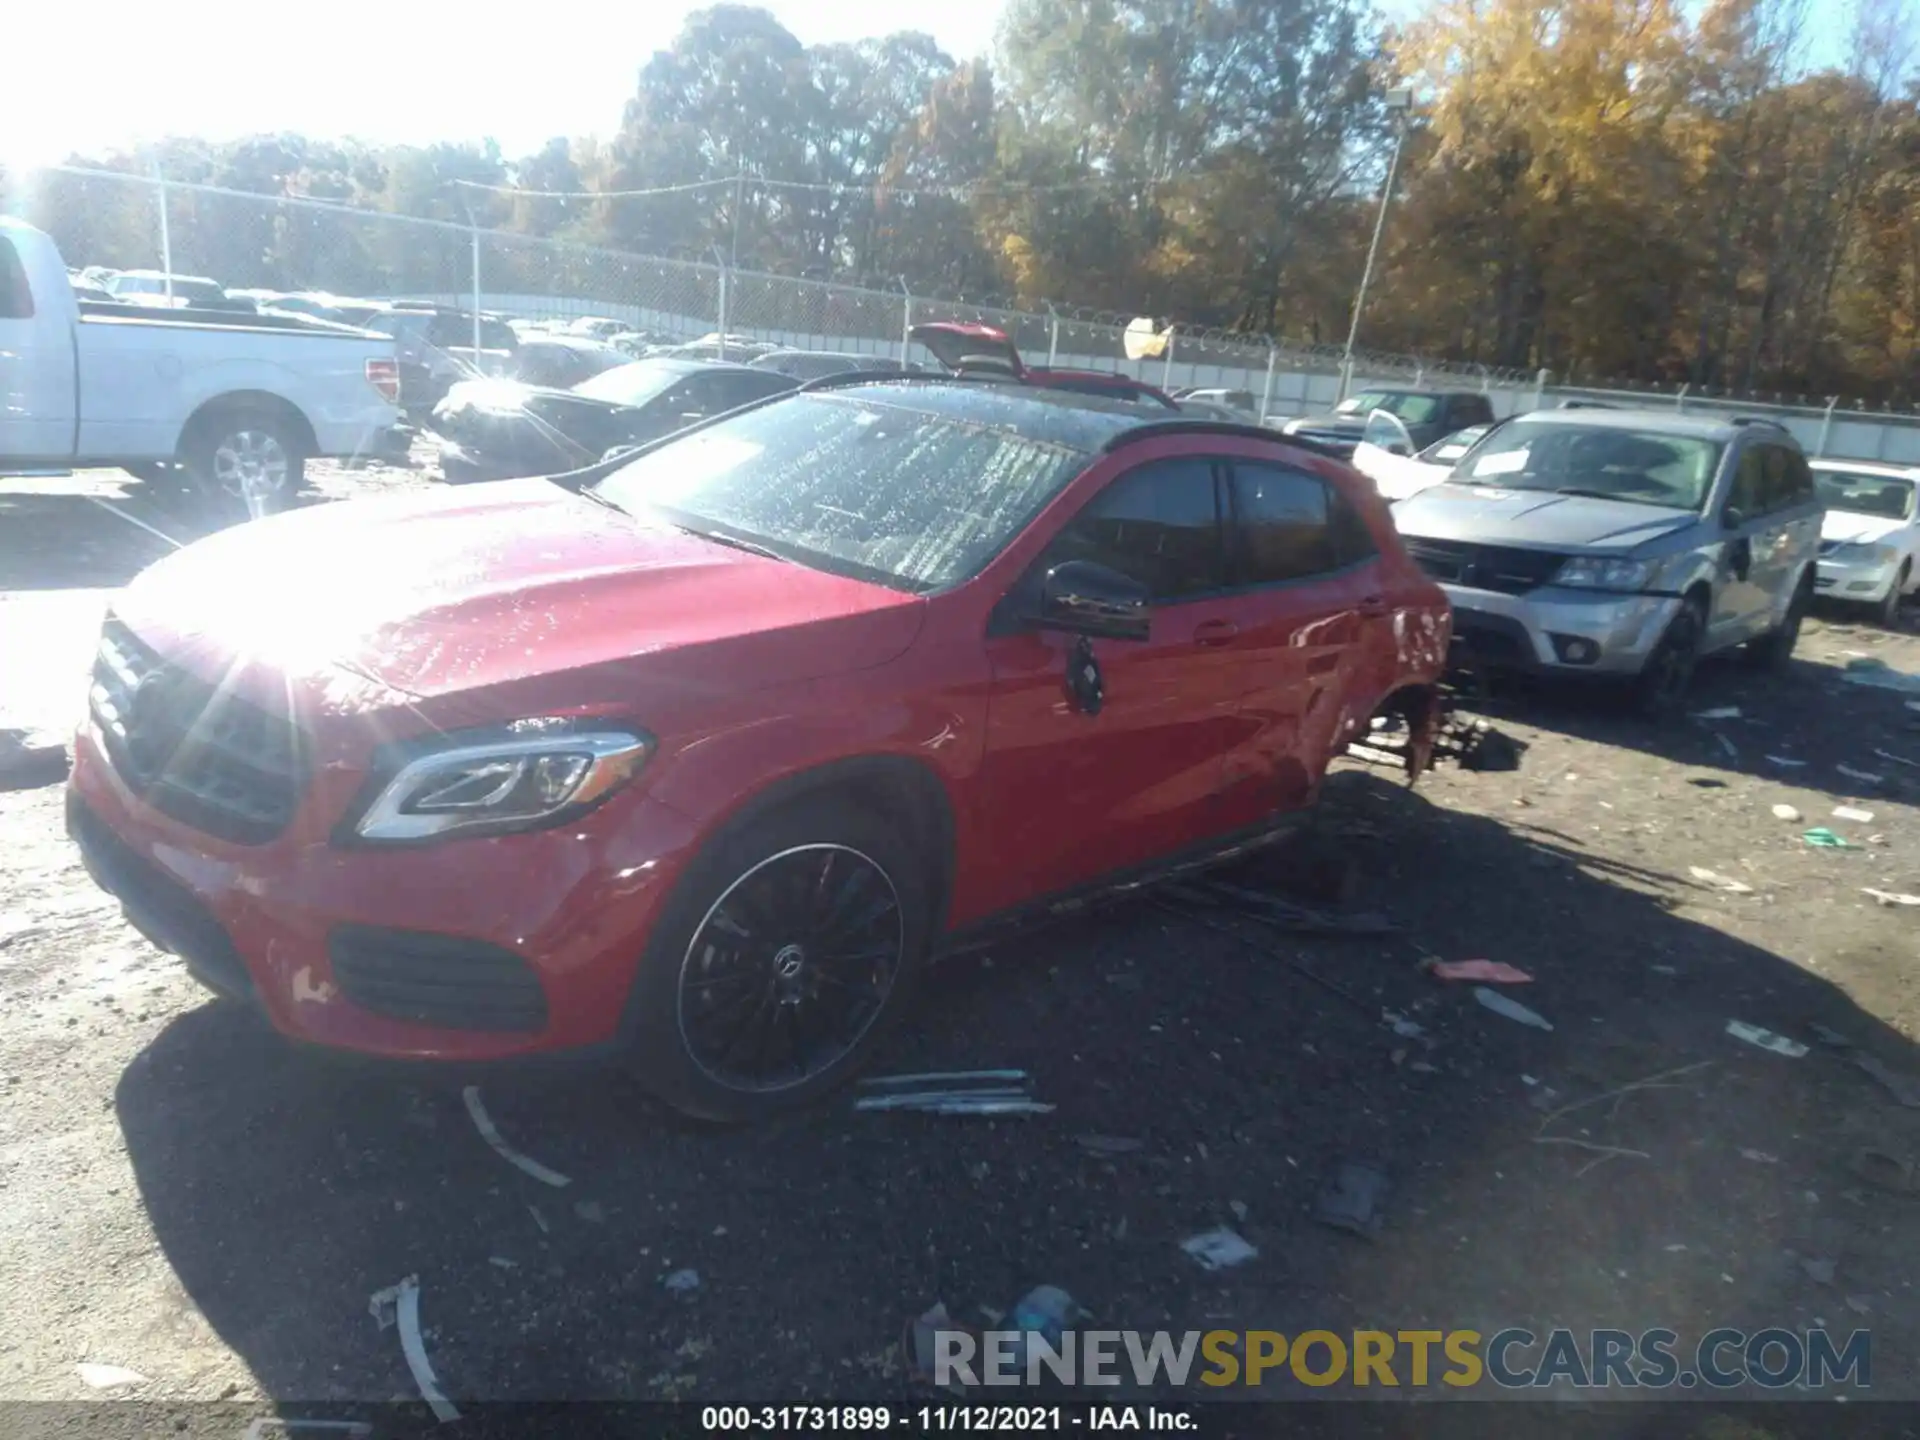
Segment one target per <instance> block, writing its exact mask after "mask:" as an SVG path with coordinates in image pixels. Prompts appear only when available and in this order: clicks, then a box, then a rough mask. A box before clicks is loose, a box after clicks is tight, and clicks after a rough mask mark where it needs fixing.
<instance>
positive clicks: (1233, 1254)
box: [1180, 1225, 1260, 1270]
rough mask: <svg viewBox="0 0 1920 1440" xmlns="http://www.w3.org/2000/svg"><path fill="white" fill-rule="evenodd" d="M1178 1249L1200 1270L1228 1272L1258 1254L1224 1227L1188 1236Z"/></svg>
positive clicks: (1256, 1250) (1251, 1246)
mask: <svg viewBox="0 0 1920 1440" xmlns="http://www.w3.org/2000/svg"><path fill="white" fill-rule="evenodd" d="M1180 1248H1181V1249H1182V1250H1184V1251H1186V1252H1187V1254H1189V1255H1191V1256H1192V1257H1193V1258H1194V1259H1195V1260H1196V1261H1198V1262H1199V1265H1200V1268H1201V1269H1202V1270H1228V1269H1231V1268H1232V1267H1233V1266H1235V1265H1244V1264H1245V1263H1246V1262H1247V1261H1249V1260H1251V1259H1253V1258H1255V1257H1256V1256H1257V1255H1259V1253H1260V1251H1259V1249H1258V1248H1257V1247H1256V1246H1253V1245H1249V1244H1248V1243H1247V1242H1246V1241H1245V1240H1243V1239H1242V1238H1241V1237H1240V1236H1239V1235H1237V1234H1235V1233H1234V1232H1233V1231H1232V1230H1229V1229H1228V1228H1227V1227H1226V1226H1224V1225H1222V1226H1220V1227H1219V1228H1218V1229H1216V1230H1207V1231H1203V1232H1202V1233H1200V1234H1198V1235H1192V1236H1189V1237H1188V1238H1187V1239H1185V1240H1182V1241H1181V1242H1180Z"/></svg>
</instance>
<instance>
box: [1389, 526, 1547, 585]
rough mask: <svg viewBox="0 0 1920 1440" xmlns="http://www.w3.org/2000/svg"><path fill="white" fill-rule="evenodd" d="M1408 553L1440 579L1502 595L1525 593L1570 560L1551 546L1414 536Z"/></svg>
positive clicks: (1542, 583) (1543, 581) (1409, 544)
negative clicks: (1528, 547) (1521, 546)
mask: <svg viewBox="0 0 1920 1440" xmlns="http://www.w3.org/2000/svg"><path fill="white" fill-rule="evenodd" d="M1406 544H1407V553H1408V554H1409V555H1411V556H1412V557H1413V559H1414V563H1415V564H1417V565H1418V566H1419V567H1420V568H1421V569H1422V570H1424V571H1426V572H1427V574H1429V575H1431V576H1432V577H1433V578H1434V579H1436V580H1445V581H1448V582H1449V583H1451V584H1454V585H1465V586H1468V587H1470V588H1471V589H1475V590H1494V591H1498V592H1499V593H1500V594H1502V595H1524V594H1526V593H1527V592H1528V591H1529V590H1537V589H1539V588H1540V586H1542V585H1545V584H1546V583H1547V582H1548V581H1549V580H1551V579H1552V578H1553V577H1554V575H1555V573H1556V572H1558V570H1559V569H1560V567H1561V566H1562V565H1564V564H1565V563H1566V560H1567V557H1566V556H1565V555H1560V554H1556V553H1555V552H1553V551H1551V550H1520V549H1515V548H1513V547H1510V546H1505V545H1471V544H1466V543H1463V542H1461V541H1457V540H1413V539H1410V540H1408V541H1407V542H1406Z"/></svg>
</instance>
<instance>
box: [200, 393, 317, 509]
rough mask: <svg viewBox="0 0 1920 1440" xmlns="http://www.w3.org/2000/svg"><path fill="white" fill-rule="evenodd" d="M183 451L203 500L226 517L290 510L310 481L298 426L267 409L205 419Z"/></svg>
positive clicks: (225, 411) (245, 409)
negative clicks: (297, 435)
mask: <svg viewBox="0 0 1920 1440" xmlns="http://www.w3.org/2000/svg"><path fill="white" fill-rule="evenodd" d="M180 450H181V459H182V460H183V461H185V463H186V469H187V474H188V476H189V477H191V479H192V481H193V486H194V489H195V491H196V492H197V493H198V495H199V497H200V500H201V501H202V503H203V504H205V505H206V506H207V507H208V508H209V509H211V510H213V511H215V512H216V513H217V514H219V515H221V516H223V517H225V516H231V517H233V518H235V519H254V518H256V517H258V516H261V515H271V514H274V513H275V512H277V511H281V510H285V509H287V508H288V507H289V506H290V505H291V504H292V503H293V497H294V496H295V495H296V494H298V493H299V490H300V484H301V481H302V480H304V479H305V477H306V465H307V457H306V454H305V450H304V447H303V446H302V445H301V443H300V441H299V439H298V438H297V437H296V436H295V434H294V432H293V427H292V426H291V425H289V424H288V422H287V420H286V418H285V417H284V416H282V415H279V414H277V413H275V412H274V411H273V410H271V409H267V408H265V407H261V406H252V405H247V406H234V407H232V408H229V409H223V410H216V411H214V412H213V413H212V414H210V415H206V416H203V417H202V418H201V419H199V420H197V421H196V422H195V423H194V426H193V429H192V431H191V432H190V433H189V434H188V435H187V437H186V439H185V440H184V441H183V442H182V443H181V447H180Z"/></svg>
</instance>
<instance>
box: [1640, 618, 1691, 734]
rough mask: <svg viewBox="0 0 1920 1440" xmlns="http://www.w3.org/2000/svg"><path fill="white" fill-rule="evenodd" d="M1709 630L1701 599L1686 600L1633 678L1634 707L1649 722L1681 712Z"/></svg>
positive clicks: (1666, 718)
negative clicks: (1702, 644) (1701, 643)
mask: <svg viewBox="0 0 1920 1440" xmlns="http://www.w3.org/2000/svg"><path fill="white" fill-rule="evenodd" d="M1706 629H1707V618H1706V615H1705V614H1704V613H1703V612H1702V608H1701V605H1700V602H1699V601H1697V600H1688V601H1686V602H1685V603H1684V604H1682V605H1681V607H1680V613H1679V614H1677V615H1675V616H1674V617H1673V619H1672V620H1670V621H1668V622H1667V629H1666V633H1665V634H1663V635H1662V636H1661V637H1660V643H1659V644H1657V645H1655V646H1654V647H1653V653H1652V654H1650V655H1649V656H1647V660H1646V663H1645V664H1644V665H1642V666H1641V667H1640V673H1639V674H1638V675H1636V676H1635V677H1634V679H1633V691H1632V700H1633V708H1634V709H1635V710H1636V711H1637V712H1638V713H1639V714H1641V715H1642V716H1644V717H1645V718H1647V719H1649V720H1669V719H1671V718H1673V716H1674V715H1676V714H1678V713H1679V711H1680V707H1681V706H1682V705H1684V704H1685V703H1686V699H1687V691H1688V689H1689V687H1691V686H1692V684H1693V671H1694V667H1695V666H1696V665H1697V664H1699V661H1700V641H1701V639H1702V638H1703V637H1704V636H1705V634H1706Z"/></svg>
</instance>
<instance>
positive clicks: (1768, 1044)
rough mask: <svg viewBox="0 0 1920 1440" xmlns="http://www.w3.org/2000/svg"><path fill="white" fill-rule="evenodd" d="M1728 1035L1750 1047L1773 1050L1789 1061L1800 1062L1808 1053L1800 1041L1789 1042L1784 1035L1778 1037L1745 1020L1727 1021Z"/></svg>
mask: <svg viewBox="0 0 1920 1440" xmlns="http://www.w3.org/2000/svg"><path fill="white" fill-rule="evenodd" d="M1727 1034H1729V1035H1731V1036H1733V1038H1734V1039H1736V1040H1744V1041H1746V1042H1747V1044H1749V1045H1755V1046H1758V1047H1759V1048H1760V1049H1762V1050H1771V1051H1772V1052H1773V1053H1774V1054H1776V1055H1784V1056H1786V1057H1787V1058H1788V1059H1789V1060H1798V1059H1799V1058H1800V1057H1801V1056H1802V1055H1805V1054H1806V1053H1807V1047H1806V1046H1804V1045H1802V1044H1801V1043H1800V1042H1799V1041H1798V1040H1789V1039H1788V1038H1787V1037H1786V1036H1784V1035H1776V1034H1774V1033H1773V1032H1772V1031H1771V1030H1762V1029H1761V1028H1760V1027H1759V1026H1758V1025H1749V1024H1747V1023H1746V1022H1745V1021H1744V1020H1729V1021H1727Z"/></svg>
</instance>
